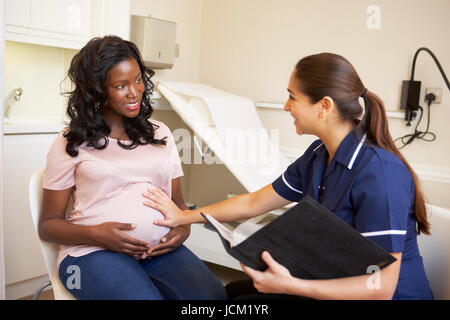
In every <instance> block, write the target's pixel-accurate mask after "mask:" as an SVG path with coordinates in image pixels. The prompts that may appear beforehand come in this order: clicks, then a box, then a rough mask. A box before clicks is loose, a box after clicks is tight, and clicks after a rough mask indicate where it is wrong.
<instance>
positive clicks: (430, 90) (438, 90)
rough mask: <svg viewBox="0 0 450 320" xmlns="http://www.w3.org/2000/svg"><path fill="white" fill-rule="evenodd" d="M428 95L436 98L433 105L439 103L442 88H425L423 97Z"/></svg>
mask: <svg viewBox="0 0 450 320" xmlns="http://www.w3.org/2000/svg"><path fill="white" fill-rule="evenodd" d="M429 93H434V95H435V96H436V100H434V101H433V103H441V100H442V88H426V89H425V96H426V95H427V94H429ZM425 102H426V101H425Z"/></svg>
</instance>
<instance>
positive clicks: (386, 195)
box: [143, 53, 433, 299]
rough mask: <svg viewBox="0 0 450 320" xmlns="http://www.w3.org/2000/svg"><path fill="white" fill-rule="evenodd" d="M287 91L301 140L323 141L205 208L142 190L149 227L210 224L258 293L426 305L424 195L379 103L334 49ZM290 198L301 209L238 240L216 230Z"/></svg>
mask: <svg viewBox="0 0 450 320" xmlns="http://www.w3.org/2000/svg"><path fill="white" fill-rule="evenodd" d="M287 91H288V93H289V99H288V101H287V102H286V104H285V106H284V110H285V111H288V112H290V114H291V116H292V117H293V118H294V126H295V129H296V132H297V134H299V135H302V134H312V135H315V136H317V137H319V140H316V141H315V142H313V143H312V144H311V146H310V147H309V148H308V149H307V150H306V151H305V153H304V154H303V155H302V156H301V157H300V158H299V159H297V160H296V161H295V162H294V163H292V164H291V165H290V166H289V167H288V168H287V169H286V171H285V172H284V173H283V174H282V175H281V176H280V177H279V178H278V179H277V180H275V181H274V182H273V183H272V184H269V185H267V186H265V187H263V188H261V189H260V190H258V191H256V192H252V193H249V194H242V195H239V196H236V197H233V198H231V199H227V200H224V201H222V202H219V203H215V204H212V205H209V206H206V207H203V208H199V209H196V210H192V211H189V210H186V211H182V210H180V209H179V208H178V207H177V206H176V205H175V204H174V203H173V202H172V201H171V200H170V198H169V197H168V196H167V195H166V194H165V193H164V192H163V191H161V190H157V189H154V190H148V191H147V192H144V193H143V196H144V197H145V198H146V199H145V201H144V204H145V205H147V206H149V207H151V208H154V209H156V210H159V211H160V212H161V213H162V214H163V215H164V217H165V220H159V221H154V223H155V224H157V225H161V226H168V227H177V226H179V225H185V224H192V223H205V220H206V221H207V222H208V223H210V224H211V225H212V226H213V227H214V228H215V229H216V231H217V232H218V233H219V236H220V238H221V240H222V242H223V244H224V247H225V249H226V250H227V252H228V253H230V254H231V255H232V256H233V257H235V258H237V259H238V260H239V261H241V263H243V265H242V267H243V270H244V271H245V272H246V273H247V274H248V275H249V276H250V277H251V279H252V280H253V286H254V287H255V288H256V289H257V290H258V291H259V292H261V293H264V294H267V293H270V294H277V293H282V294H287V295H290V296H302V297H308V298H313V299H432V298H433V295H432V293H431V290H430V288H429V285H428V281H427V279H426V275H425V271H424V267H423V262H422V258H421V256H420V253H419V249H418V246H417V234H418V233H421V232H423V233H425V234H429V233H430V225H429V223H428V221H427V217H426V210H425V202H424V198H423V194H422V192H421V189H420V186H419V184H418V183H417V177H416V175H415V173H414V171H413V170H412V169H411V167H410V166H409V164H408V163H407V161H406V160H405V158H404V157H403V156H402V155H401V153H400V152H399V151H398V149H397V147H396V146H395V144H394V142H393V140H392V137H391V136H390V133H389V129H388V120H387V117H386V112H385V110H384V106H383V102H382V101H381V99H380V98H379V97H378V96H377V95H376V94H375V93H373V92H370V91H368V90H367V89H366V88H365V86H364V85H363V83H362V81H361V79H360V78H359V76H358V74H357V73H356V70H355V69H354V67H353V66H352V65H351V64H350V62H348V61H347V60H346V59H345V58H343V57H341V56H339V55H336V54H331V53H322V54H317V55H312V56H308V57H305V58H303V59H301V60H300V61H299V62H298V64H297V65H296V67H295V69H294V71H293V72H292V74H291V77H290V80H289V85H288V89H287ZM359 98H362V99H363V101H364V107H365V108H364V109H363V108H362V106H361V104H360V102H359V100H358V99H359ZM360 119H361V120H360ZM291 202H298V204H297V205H296V206H294V207H292V208H291V209H289V210H288V211H286V212H285V213H284V214H283V215H281V216H280V217H278V218H277V219H275V220H273V221H271V222H270V223H269V224H267V225H265V226H264V227H263V228H261V229H259V230H256V231H255V232H254V233H252V234H250V235H248V237H244V239H243V240H242V241H237V242H234V241H232V240H233V239H231V240H230V238H228V239H227V235H226V233H227V232H221V231H220V230H221V229H222V228H221V226H220V223H219V222H229V221H239V220H243V219H249V218H253V217H256V216H259V215H261V214H264V213H267V212H270V211H272V210H274V209H277V208H280V207H283V206H285V205H287V204H289V203H291ZM269 252H270V253H269ZM402 258H403V260H402ZM371 265H372V266H376V267H379V268H378V271H376V270H377V268H374V269H370V268H368V267H370V266H371ZM400 267H401V268H400ZM374 271H376V272H375V273H372V272H374ZM232 284H233V283H231V284H230V285H228V286H227V289H228V287H230V288H231V285H232ZM251 289H253V288H251ZM240 291H242V290H240ZM228 293H229V294H230V291H228ZM253 293H254V290H253ZM245 296H246V297H247V295H245ZM267 296H268V295H262V296H260V297H266V298H267ZM269 297H270V296H269ZM256 298H257V297H256Z"/></svg>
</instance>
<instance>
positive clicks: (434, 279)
mask: <svg viewBox="0 0 450 320" xmlns="http://www.w3.org/2000/svg"><path fill="white" fill-rule="evenodd" d="M427 214H428V220H429V222H430V223H431V235H430V236H427V235H420V236H418V237H417V242H418V245H419V249H420V254H421V255H422V257H423V263H424V266H425V272H426V274H427V277H428V281H429V282H430V287H431V290H432V291H433V294H434V298H435V299H438V300H450V249H449V245H450V210H448V209H444V208H440V207H436V206H431V205H427Z"/></svg>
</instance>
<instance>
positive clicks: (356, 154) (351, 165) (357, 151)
mask: <svg viewBox="0 0 450 320" xmlns="http://www.w3.org/2000/svg"><path fill="white" fill-rule="evenodd" d="M365 140H366V135H365V134H364V135H363V137H362V139H361V141H360V142H359V144H358V147H357V148H356V150H355V152H354V153H353V156H352V159H351V160H350V162H349V164H348V166H347V168H349V169H350V170H352V167H353V163H354V162H355V160H356V157H357V156H358V154H359V150H361V147H362V145H363V143H364V141H365Z"/></svg>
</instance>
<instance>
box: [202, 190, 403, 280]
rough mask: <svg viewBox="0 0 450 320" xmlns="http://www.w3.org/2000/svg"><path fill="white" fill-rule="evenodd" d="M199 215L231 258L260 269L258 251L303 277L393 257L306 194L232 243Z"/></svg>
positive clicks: (355, 271)
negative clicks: (213, 231)
mask: <svg viewBox="0 0 450 320" xmlns="http://www.w3.org/2000/svg"><path fill="white" fill-rule="evenodd" d="M201 214H202V216H203V217H204V218H205V220H206V221H207V223H208V224H209V225H211V227H212V228H213V229H214V230H215V231H216V232H217V233H218V234H219V236H220V239H221V240H222V243H223V245H224V247H225V250H226V251H227V252H228V253H229V254H230V255H231V256H233V257H234V258H236V259H237V260H239V261H241V262H242V263H243V264H244V265H247V266H249V267H251V268H253V269H257V270H260V271H263V270H265V269H266V268H267V265H266V264H265V262H264V261H263V260H262V259H261V253H262V252H263V251H264V250H266V251H268V252H269V253H270V254H271V255H272V257H273V258H274V259H275V261H277V262H278V263H280V264H282V265H283V266H285V267H286V268H287V269H288V270H289V271H290V273H291V275H293V276H294V277H298V278H303V279H334V278H342V277H350V276H357V275H362V274H367V273H371V272H372V271H373V270H374V269H373V266H378V267H379V268H380V269H382V268H384V267H386V266H388V265H389V264H391V263H393V262H394V261H396V259H395V258H394V257H393V256H392V255H390V254H389V253H388V252H387V251H385V250H383V249H382V248H380V247H378V246H377V245H376V244H375V243H373V242H372V241H370V240H369V239H367V238H365V237H364V236H362V235H361V234H360V233H359V232H358V231H356V230H355V229H354V228H352V227H351V226H349V225H348V224H346V223H345V222H344V221H342V220H341V219H340V218H338V217H336V216H335V215H334V214H333V213H332V212H330V211H329V210H328V209H327V208H325V207H324V206H322V205H321V204H319V203H318V202H317V201H315V200H314V199H312V198H311V197H309V196H305V197H304V198H303V199H302V200H301V201H300V202H299V203H298V204H297V205H295V206H294V207H292V208H290V209H289V210H287V211H286V212H285V213H284V214H282V215H280V216H279V217H277V218H276V219H274V220H273V221H271V222H270V223H268V224H267V225H265V226H264V227H262V228H261V229H259V230H258V231H256V232H255V233H253V234H251V235H250V236H249V237H248V238H246V239H245V240H243V241H242V242H240V243H239V244H237V245H235V246H231V245H230V242H229V241H228V240H226V239H225V238H224V237H223V236H222V235H221V233H220V231H219V229H218V228H217V227H216V226H214V224H213V223H211V221H210V220H208V218H209V216H208V215H205V214H203V213H201ZM369 267H370V268H369Z"/></svg>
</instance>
